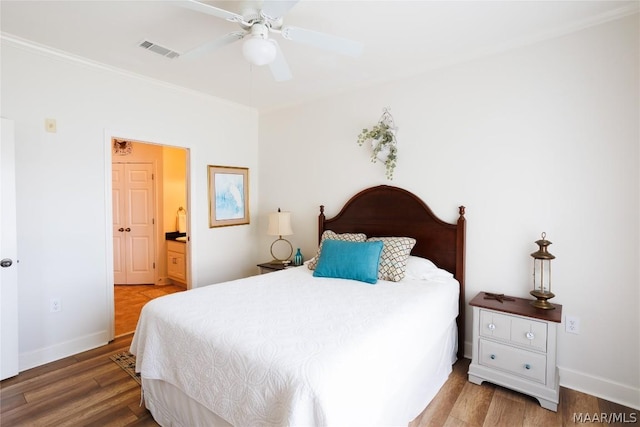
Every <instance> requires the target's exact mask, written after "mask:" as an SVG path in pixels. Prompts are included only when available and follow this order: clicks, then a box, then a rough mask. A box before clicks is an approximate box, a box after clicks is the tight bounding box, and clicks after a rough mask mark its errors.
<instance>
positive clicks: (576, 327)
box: [564, 316, 580, 334]
mask: <svg viewBox="0 0 640 427" xmlns="http://www.w3.org/2000/svg"><path fill="white" fill-rule="evenodd" d="M564 329H565V331H567V332H569V333H570V334H579V333H580V318H579V317H576V316H567V317H566V318H565V326H564Z"/></svg>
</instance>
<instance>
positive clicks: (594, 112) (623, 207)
mask: <svg viewBox="0 0 640 427" xmlns="http://www.w3.org/2000/svg"><path fill="white" fill-rule="evenodd" d="M638 33H639V28H638V16H637V15H635V16H631V17H627V18H624V19H622V20H618V21H614V22H610V23H607V24H604V25H601V26H598V27H594V28H590V29H586V30H583V31H580V32H578V33H574V34H571V35H567V36H564V37H560V38H557V39H554V40H548V41H544V42H540V43H538V44H534V45H530V46H527V47H521V48H519V49H514V50H511V51H508V52H504V53H502V54H498V55H494V56H491V57H485V58H481V59H477V60H474V61H470V62H467V63H461V64H458V65H455V66H450V67H448V68H445V69H439V70H433V71H431V72H428V73H425V74H423V75H421V76H418V77H415V78H413V79H411V80H405V81H401V82H397V83H392V84H386V85H381V86H377V87H371V88H369V89H366V90H359V91H356V92H353V93H348V94H343V95H342V96H337V97H333V98H329V99H326V100H319V101H317V102H314V103H312V104H308V105H303V106H296V107H295V108H291V109H286V110H281V111H274V112H271V113H268V114H263V115H261V117H260V156H259V161H260V175H259V179H260V199H261V205H260V209H261V211H260V219H261V220H262V219H263V218H264V217H265V216H266V214H267V212H269V211H272V210H274V209H275V208H277V207H281V208H283V209H286V210H290V211H292V215H293V219H292V221H293V227H294V232H295V235H294V236H291V241H292V243H293V244H294V247H295V246H298V247H301V248H302V249H303V253H304V255H305V257H306V258H309V257H310V256H312V255H313V254H314V251H315V248H316V245H317V215H318V205H320V204H324V205H326V213H327V215H328V216H332V215H335V214H336V213H337V212H338V210H339V208H340V207H342V205H343V204H344V202H345V201H346V200H348V198H350V197H351V196H352V195H353V194H355V193H356V192H357V191H359V190H361V189H363V188H366V187H369V186H373V185H378V184H382V183H389V182H388V181H386V180H385V177H384V166H383V165H381V164H372V163H370V162H369V154H370V153H369V151H368V150H367V149H365V148H364V147H359V146H358V145H357V144H356V137H357V135H358V133H359V132H360V131H361V129H362V128H363V127H370V126H371V125H372V124H374V123H375V122H376V121H377V120H378V118H379V116H380V114H381V113H382V108H383V107H385V106H388V107H391V113H392V114H393V116H394V118H395V122H396V124H397V125H398V126H399V132H398V139H399V157H398V166H397V169H396V173H395V179H394V181H393V182H390V183H389V184H392V185H397V186H399V187H403V188H406V189H408V190H410V191H413V192H414V193H416V194H417V195H419V196H420V197H421V198H423V200H424V201H425V202H426V203H427V204H429V205H430V206H431V207H432V209H433V210H434V212H435V213H436V214H437V215H439V216H440V217H441V218H442V219H443V220H446V221H449V222H453V221H455V219H456V218H457V207H458V205H461V204H463V205H465V206H466V207H467V215H466V217H467V238H468V240H467V242H468V246H467V294H466V298H467V301H468V300H470V299H471V298H473V296H474V295H475V294H476V293H478V292H480V291H483V290H486V291H492V292H502V293H505V294H510V295H515V296H522V297H530V296H529V295H528V292H529V290H530V277H531V273H532V259H531V257H530V256H529V254H530V253H531V252H534V251H535V250H536V249H537V246H536V245H535V243H534V242H535V240H537V239H539V238H540V233H541V232H543V231H545V232H546V233H547V238H548V239H549V240H551V241H552V242H553V244H552V245H551V247H550V252H551V253H553V254H554V255H556V257H557V258H556V260H555V261H554V263H553V270H554V271H553V274H554V278H553V279H554V280H553V286H554V292H555V293H556V295H557V296H556V298H555V299H554V300H552V301H553V302H555V303H560V304H563V305H564V309H563V315H567V314H568V315H572V316H577V317H579V318H580V320H581V332H580V334H579V335H571V334H568V333H565V332H564V323H563V324H562V325H561V329H562V331H561V332H560V334H559V338H558V341H559V350H558V352H559V354H558V359H559V365H560V368H561V384H562V385H564V386H567V387H570V388H575V389H578V390H583V391H587V392H589V393H591V394H594V395H598V396H603V397H605V398H607V399H610V400H613V401H617V402H621V403H623V404H626V405H629V406H634V407H636V408H639V407H640V371H639V363H638V361H639V360H640V350H639V342H640V338H639V334H638V327H639V326H640V318H639V316H638V303H639V302H640V296H639V291H638V288H639V282H640V277H639V270H638V264H639V260H640V253H639V246H640V239H639V229H640V228H639V221H640V209H639V197H640V182H639V181H640V178H639V174H638V170H639V168H640V159H639V156H640V154H639V133H638V117H639V114H640V111H639V101H638V90H639V84H638V79H639V69H638V60H639V55H638ZM260 229H261V230H260V236H261V239H262V241H261V245H260V247H261V248H262V249H261V250H262V252H265V253H267V251H268V245H269V243H270V240H269V238H268V237H266V236H263V235H264V231H265V230H266V224H265V222H264V221H261V223H260ZM471 314H472V313H471V310H470V309H469V308H468V309H467V334H466V340H467V354H470V351H469V347H468V346H469V344H470V339H471V330H470V327H471ZM563 317H564V316H563ZM563 322H564V320H563Z"/></svg>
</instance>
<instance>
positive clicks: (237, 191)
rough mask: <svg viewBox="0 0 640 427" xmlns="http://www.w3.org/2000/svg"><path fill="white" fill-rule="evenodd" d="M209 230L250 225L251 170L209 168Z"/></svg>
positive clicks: (226, 167) (221, 167)
mask: <svg viewBox="0 0 640 427" xmlns="http://www.w3.org/2000/svg"><path fill="white" fill-rule="evenodd" d="M208 169H209V228H213V227H226V226H229V225H242V224H249V169H248V168H238V167H232V166H211V165H209V166H208Z"/></svg>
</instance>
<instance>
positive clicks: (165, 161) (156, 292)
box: [110, 137, 190, 336]
mask: <svg viewBox="0 0 640 427" xmlns="http://www.w3.org/2000/svg"><path fill="white" fill-rule="evenodd" d="M110 144H111V148H112V150H111V154H112V155H111V167H112V170H111V178H112V179H111V184H112V185H111V189H112V200H111V201H112V210H113V215H112V218H113V221H112V222H113V226H112V239H113V240H112V241H113V287H114V289H113V295H114V301H113V306H114V310H113V313H114V336H120V335H124V334H127V333H130V332H133V331H134V330H135V327H136V324H137V321H138V317H139V315H140V310H141V309H142V307H143V306H144V304H146V303H147V302H148V301H150V300H151V299H153V298H157V297H159V296H163V295H166V294H169V293H174V292H179V291H182V290H185V289H188V288H189V287H190V278H189V275H188V271H189V270H190V269H189V258H190V257H189V242H188V240H189V230H188V227H189V215H188V210H187V207H188V201H189V194H188V188H189V186H188V176H189V175H188V156H189V150H188V149H185V148H179V147H172V146H167V145H161V144H156V143H151V142H142V141H135V140H129V139H127V138H117V137H112V138H111V142H110ZM176 255H178V256H176Z"/></svg>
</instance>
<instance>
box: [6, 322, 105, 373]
mask: <svg viewBox="0 0 640 427" xmlns="http://www.w3.org/2000/svg"><path fill="white" fill-rule="evenodd" d="M108 342H109V338H108V333H107V331H101V332H97V333H95V334H90V335H85V336H84V337H80V338H77V339H74V340H71V341H65V342H63V343H59V344H55V345H52V346H50V347H45V348H41V349H38V350H34V351H29V352H26V353H20V354H19V355H18V369H19V371H20V372H22V371H25V370H27V369H31V368H35V367H36V366H40V365H44V364H46V363H49V362H53V361H56V360H59V359H62V358H65V357H68V356H73V355H74V354H78V353H82V352H83V351H87V350H91V349H94V348H96V347H100V346H103V345H105V344H107V343H108Z"/></svg>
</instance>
